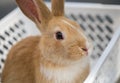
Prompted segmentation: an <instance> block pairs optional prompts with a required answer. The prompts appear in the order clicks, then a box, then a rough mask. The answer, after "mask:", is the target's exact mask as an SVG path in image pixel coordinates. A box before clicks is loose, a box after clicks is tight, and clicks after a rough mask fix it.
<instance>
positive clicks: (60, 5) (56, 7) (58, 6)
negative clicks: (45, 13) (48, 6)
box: [52, 0, 64, 16]
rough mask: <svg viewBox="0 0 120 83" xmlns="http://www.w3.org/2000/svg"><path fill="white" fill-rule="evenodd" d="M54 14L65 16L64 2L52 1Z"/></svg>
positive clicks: (59, 0) (60, 0) (62, 0)
mask: <svg viewBox="0 0 120 83" xmlns="http://www.w3.org/2000/svg"><path fill="white" fill-rule="evenodd" d="M52 13H53V15H54V16H64V0H52Z"/></svg>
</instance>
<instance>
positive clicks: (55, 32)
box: [2, 0, 92, 83]
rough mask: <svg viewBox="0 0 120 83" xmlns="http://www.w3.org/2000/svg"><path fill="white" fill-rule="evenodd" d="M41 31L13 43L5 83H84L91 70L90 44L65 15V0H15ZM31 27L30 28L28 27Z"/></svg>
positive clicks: (4, 76) (77, 25)
mask: <svg viewBox="0 0 120 83" xmlns="http://www.w3.org/2000/svg"><path fill="white" fill-rule="evenodd" d="M16 2H17V4H18V6H19V7H20V9H21V10H22V12H23V13H24V14H25V15H26V16H27V17H28V18H29V19H31V20H32V21H33V22H34V23H35V24H36V26H37V28H38V29H39V30H40V31H41V33H42V34H41V36H39V35H38V36H30V37H27V38H25V39H23V40H22V41H20V42H18V43H17V44H16V45H14V46H13V47H12V48H11V50H10V52H9V54H8V57H7V59H6V62H5V66H4V69H3V73H2V83H83V82H84V80H85V79H86V77H87V76H88V74H89V72H90V64H89V54H90V52H91V49H92V48H91V43H90V41H89V39H88V38H87V37H86V36H85V34H84V32H83V30H82V29H81V28H80V26H79V24H77V23H76V22H74V21H72V20H70V19H68V18H66V17H65V16H64V0H52V10H51V11H50V10H49V8H48V7H47V6H46V5H45V3H44V1H43V0H16ZM28 28H29V27H28Z"/></svg>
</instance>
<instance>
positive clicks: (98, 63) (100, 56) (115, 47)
mask: <svg viewBox="0 0 120 83" xmlns="http://www.w3.org/2000/svg"><path fill="white" fill-rule="evenodd" d="M73 4H74V3H73ZM78 10H79V11H78ZM111 11H113V10H111ZM111 11H110V10H109V11H108V12H107V11H106V10H105V9H102V8H99V9H93V8H87V7H86V8H83V7H80V6H70V5H69V4H68V5H67V6H66V17H68V18H70V19H72V20H75V21H76V22H77V23H79V24H80V26H81V28H82V29H83V30H84V31H85V34H86V35H87V36H88V37H89V38H90V39H91V41H92V42H93V45H94V51H93V53H92V55H91V56H90V59H91V72H90V74H89V76H88V78H86V80H85V82H84V83H115V82H116V81H117V80H118V78H119V76H120V70H119V69H120V68H119V67H120V61H119V59H120V28H119V27H118V26H117V20H116V19H117V16H116V17H115V16H113V14H114V13H115V12H113V13H109V12H111ZM115 11H117V10H115ZM35 35H40V32H39V31H38V29H37V28H36V26H35V24H34V23H33V22H31V21H30V20H29V19H28V18H27V17H25V16H24V15H23V14H22V12H21V11H20V9H19V8H16V9H15V10H14V11H13V12H11V13H10V14H9V15H7V16H6V17H5V18H3V19H2V20H1V21H0V75H1V73H2V69H3V67H4V63H5V60H6V57H7V54H8V52H9V50H10V49H11V47H12V46H13V45H15V44H16V43H17V42H18V41H20V40H22V39H24V38H26V37H28V36H35Z"/></svg>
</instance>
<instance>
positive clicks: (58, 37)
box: [55, 31, 64, 40]
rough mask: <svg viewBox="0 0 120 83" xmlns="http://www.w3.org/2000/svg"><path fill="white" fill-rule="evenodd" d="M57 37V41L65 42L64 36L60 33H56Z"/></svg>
mask: <svg viewBox="0 0 120 83" xmlns="http://www.w3.org/2000/svg"><path fill="white" fill-rule="evenodd" d="M55 35H56V39H57V40H63V39H64V37H63V34H62V33H61V32H60V31H58V32H56V34H55Z"/></svg>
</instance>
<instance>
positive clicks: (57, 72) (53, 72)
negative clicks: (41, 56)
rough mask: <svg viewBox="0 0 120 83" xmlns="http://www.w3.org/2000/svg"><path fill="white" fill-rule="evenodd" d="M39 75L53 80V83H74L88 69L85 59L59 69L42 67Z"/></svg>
mask: <svg viewBox="0 0 120 83" xmlns="http://www.w3.org/2000/svg"><path fill="white" fill-rule="evenodd" d="M40 68H41V69H40V72H41V74H42V75H43V76H44V77H45V78H46V79H48V80H54V83H76V82H75V81H76V80H77V79H79V78H78V77H80V76H81V74H82V75H83V72H85V71H84V70H85V69H86V68H88V60H86V58H85V59H84V60H81V61H80V62H79V63H77V64H74V65H71V66H68V67H59V68H56V67H55V68H54V67H51V68H46V67H44V66H43V65H41V67H40Z"/></svg>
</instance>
